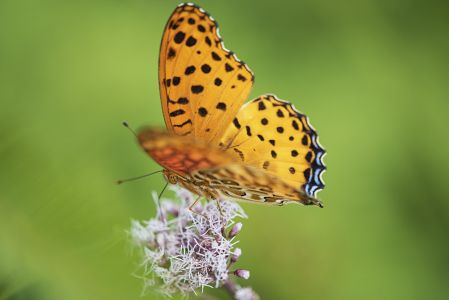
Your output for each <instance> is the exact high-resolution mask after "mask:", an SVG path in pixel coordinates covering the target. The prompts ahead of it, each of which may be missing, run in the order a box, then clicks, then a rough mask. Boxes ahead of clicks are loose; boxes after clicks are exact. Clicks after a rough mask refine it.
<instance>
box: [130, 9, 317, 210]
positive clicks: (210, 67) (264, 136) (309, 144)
mask: <svg viewBox="0 0 449 300" xmlns="http://www.w3.org/2000/svg"><path fill="white" fill-rule="evenodd" d="M253 81H254V76H253V73H252V72H251V71H250V70H249V68H248V67H247V66H246V65H245V64H244V63H243V62H241V61H239V60H238V59H237V58H236V56H235V55H234V54H233V53H232V52H230V51H228V50H226V49H225V48H224V46H223V43H222V40H221V38H220V36H219V34H218V27H217V23H216V22H215V20H214V19H213V18H212V17H211V16H209V15H208V14H207V13H206V12H205V11H204V10H202V9H201V8H199V7H197V6H195V5H192V4H182V5H180V6H178V7H177V8H176V10H175V11H174V12H173V14H172V15H171V17H170V19H169V21H168V23H167V25H166V27H165V31H164V35H163V38H162V43H161V50H160V58H159V84H160V91H161V102H162V108H163V112H164V119H165V122H166V125H167V129H168V132H165V133H164V132H161V131H158V130H153V129H146V130H143V131H141V132H139V134H138V139H139V142H140V144H141V145H142V147H143V148H144V150H145V151H146V152H147V153H148V154H149V155H150V156H151V157H152V158H153V159H154V160H155V161H157V162H158V163H159V164H160V165H161V166H162V167H164V168H165V169H166V170H168V171H171V172H174V173H176V174H178V175H179V177H180V178H178V179H177V180H178V181H177V182H178V183H179V184H181V185H182V186H184V187H185V188H187V189H189V190H190V191H192V192H194V193H197V194H198V195H202V196H205V197H207V198H209V199H216V197H218V196H219V195H220V194H222V195H225V196H231V197H234V198H238V199H243V200H248V201H253V202H259V203H277V204H283V203H284V202H295V203H303V204H315V205H319V206H321V202H320V201H319V200H317V199H316V198H315V195H316V192H317V191H319V190H320V189H322V188H323V187H324V183H323V181H322V180H321V174H322V172H323V171H324V170H325V166H324V164H323V162H322V158H323V156H324V154H325V151H324V150H323V148H322V147H321V146H320V144H319V143H318V136H317V134H316V132H315V130H314V129H313V128H312V126H311V125H310V123H309V121H308V118H307V117H306V116H305V115H304V114H302V113H300V112H298V111H297V110H296V109H295V108H294V107H293V105H291V104H290V103H289V102H286V101H283V100H279V99H277V98H276V97H274V96H262V97H259V98H257V99H255V100H253V101H251V102H249V103H247V104H246V105H244V106H243V107H242V105H243V102H244V101H245V99H246V98H247V96H248V94H249V92H250V90H251V87H252V84H253Z"/></svg>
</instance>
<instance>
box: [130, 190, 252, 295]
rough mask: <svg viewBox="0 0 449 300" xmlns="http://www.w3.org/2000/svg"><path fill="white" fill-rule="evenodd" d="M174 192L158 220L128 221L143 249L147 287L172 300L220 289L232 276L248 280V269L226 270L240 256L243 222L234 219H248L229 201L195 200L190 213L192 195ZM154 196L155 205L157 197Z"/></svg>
mask: <svg viewBox="0 0 449 300" xmlns="http://www.w3.org/2000/svg"><path fill="white" fill-rule="evenodd" d="M173 190H174V191H175V192H176V194H177V196H178V198H180V201H178V202H176V201H173V200H169V199H163V200H162V201H161V205H160V206H157V217H156V218H154V219H151V220H149V221H144V222H138V221H133V222H132V228H131V236H132V238H133V240H134V242H135V243H136V244H137V245H139V246H141V247H142V248H143V263H142V265H143V269H144V274H143V277H144V279H145V285H146V287H149V286H151V287H153V288H156V289H158V290H159V292H161V293H163V294H164V295H166V296H168V297H170V296H172V295H173V294H174V293H177V292H181V293H182V294H188V293H190V292H194V293H195V290H196V289H201V291H203V289H204V287H206V286H207V287H215V288H217V287H220V286H222V285H223V284H224V283H226V282H229V275H230V274H234V275H236V276H238V277H241V278H245V279H247V278H248V277H249V271H248V270H242V269H237V270H233V271H231V270H230V267H231V266H232V264H233V263H235V262H236V261H237V260H238V258H239V256H240V255H241V250H240V249H239V248H235V247H234V246H235V244H236V243H237V241H236V240H235V236H236V235H237V234H238V232H239V231H240V229H241V227H242V224H241V223H235V221H234V219H235V218H236V217H240V218H247V216H246V214H245V212H244V211H243V209H242V208H241V207H240V206H239V205H238V204H237V203H235V202H233V201H225V200H220V202H219V203H218V204H217V203H216V201H210V202H208V203H206V204H202V203H200V202H198V203H197V204H196V205H195V206H194V207H193V210H194V212H192V211H191V210H189V206H190V205H191V204H192V203H193V201H194V196H193V195H192V194H191V193H190V192H188V191H186V190H184V189H180V188H174V189H173ZM153 198H154V199H155V202H156V205H158V202H159V201H157V195H156V194H153ZM237 293H239V294H237ZM247 293H248V289H241V290H240V291H236V293H235V296H236V298H238V299H248V298H247V297H245V296H244V295H245V294H247Z"/></svg>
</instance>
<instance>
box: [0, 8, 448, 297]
mask: <svg viewBox="0 0 449 300" xmlns="http://www.w3.org/2000/svg"><path fill="white" fill-rule="evenodd" d="M178 3H179V2H178V1H174V0H173V1H172V0H170V1H167V0H160V1H155V0H146V1H144V0H132V1H100V0H95V1H94V0H89V1H83V0H82V1H51V0H46V1H44V0H42V1H32V0H27V1H26V0H24V1H17V0H2V1H0V97H1V106H0V299H8V300H12V299H31V300H34V299H36V300H41V299H68V300H71V299H141V298H140V293H141V290H142V282H141V280H139V279H138V278H135V277H134V276H133V274H134V273H135V271H136V270H137V269H138V262H139V258H138V256H137V255H136V253H133V251H132V247H131V246H130V244H129V241H128V237H127V234H126V231H127V230H128V229H129V226H130V220H131V219H147V218H149V217H151V216H152V215H153V213H154V205H153V202H152V200H151V198H150V192H151V191H152V190H156V191H160V190H161V188H162V186H163V179H162V177H161V176H154V177H152V178H151V179H145V180H142V181H140V182H133V183H129V184H127V185H123V186H117V185H115V184H114V181H115V180H116V179H118V178H123V177H125V178H126V177H131V176H136V175H140V174H144V173H146V172H149V171H154V170H156V169H157V166H156V164H155V163H154V162H152V161H151V160H150V159H149V158H148V157H146V156H145V154H144V153H143V152H142V151H141V150H140V149H139V147H138V145H137V144H136V143H135V141H134V138H133V137H132V135H130V133H129V132H127V131H126V129H124V128H123V127H122V126H121V121H122V120H124V119H126V120H128V121H129V123H130V124H131V125H132V126H133V127H139V126H141V125H153V126H162V125H163V124H164V123H163V118H162V113H161V109H160V104H159V92H158V86H157V58H158V49H159V43H160V38H161V35H162V29H163V27H164V25H165V22H166V20H167V18H168V16H169V15H170V13H171V12H172V10H173V9H174V8H175V6H176V5H177V4H178ZM197 4H199V5H201V6H203V7H204V8H205V9H206V10H207V11H209V12H210V13H211V14H212V15H213V16H214V17H215V18H216V19H217V20H218V21H219V23H220V25H221V33H222V36H223V37H224V40H225V44H226V46H227V47H228V48H230V49H232V50H233V51H235V52H237V53H238V55H239V57H240V58H241V59H243V60H244V61H245V62H247V63H248V64H249V65H250V67H251V68H252V69H253V71H255V73H256V75H257V81H256V84H255V88H254V90H253V92H252V95H251V97H255V96H257V95H259V94H262V93H267V92H271V93H275V94H277V95H278V96H279V97H281V98H283V99H288V100H290V101H292V102H294V103H295V105H296V106H297V107H298V108H299V109H300V110H302V111H303V112H305V113H307V114H308V115H309V117H310V119H311V121H312V124H313V125H314V126H315V127H316V128H317V129H318V132H319V134H320V140H321V142H322V144H323V145H324V146H325V148H326V149H327V150H328V155H327V156H326V159H325V161H326V164H327V165H328V172H327V173H326V174H325V176H324V178H325V181H326V183H327V187H326V189H325V190H324V191H322V192H321V193H320V198H321V199H322V200H323V201H324V203H325V205H326V207H325V209H318V208H315V207H300V206H286V207H274V208H273V207H265V206H257V205H251V204H243V206H244V208H245V209H246V211H247V213H248V214H249V215H250V218H249V219H248V220H246V221H244V230H243V231H242V233H241V236H240V238H241V242H240V247H241V248H242V249H243V251H244V255H243V257H242V259H241V261H240V263H239V266H240V267H243V268H248V269H250V270H251V272H252V276H251V278H250V280H248V281H246V282H241V283H242V284H244V285H251V286H252V287H253V288H254V289H255V290H256V291H257V292H258V293H259V294H260V295H261V296H262V299H304V300H306V299H313V300H317V299H376V300H377V299H394V300H399V299H448V297H449V285H448V279H449V184H448V179H449V159H448V152H449V141H448V129H449V122H448V113H449V99H448V97H449V64H448V62H449V59H448V53H449V39H448V36H449V32H448V28H449V9H448V6H447V3H446V2H444V1H425V2H424V1H413V0H408V1H406V0H396V1H388V0H361V1H348V0H343V1H329V0H319V1H316V0H303V1H293V0H292V1H287V0H277V1H265V0H260V1H237V0H231V1H197ZM213 293H215V295H218V296H219V297H224V294H221V293H216V292H213ZM145 297H146V298H143V299H154V298H156V295H154V294H152V293H151V292H150V293H149V294H148V295H147V296H145Z"/></svg>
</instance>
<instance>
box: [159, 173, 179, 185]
mask: <svg viewBox="0 0 449 300" xmlns="http://www.w3.org/2000/svg"><path fill="white" fill-rule="evenodd" d="M162 173H163V174H164V177H165V179H166V180H167V181H168V182H169V183H171V184H176V183H178V181H179V175H178V174H176V173H175V172H172V171H169V170H164V171H163V172H162Z"/></svg>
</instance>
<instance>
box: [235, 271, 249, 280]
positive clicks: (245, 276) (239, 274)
mask: <svg viewBox="0 0 449 300" xmlns="http://www.w3.org/2000/svg"><path fill="white" fill-rule="evenodd" d="M234 275H235V276H237V277H240V278H243V279H248V278H249V275H250V273H249V271H248V270H244V269H237V270H235V271H234Z"/></svg>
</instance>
